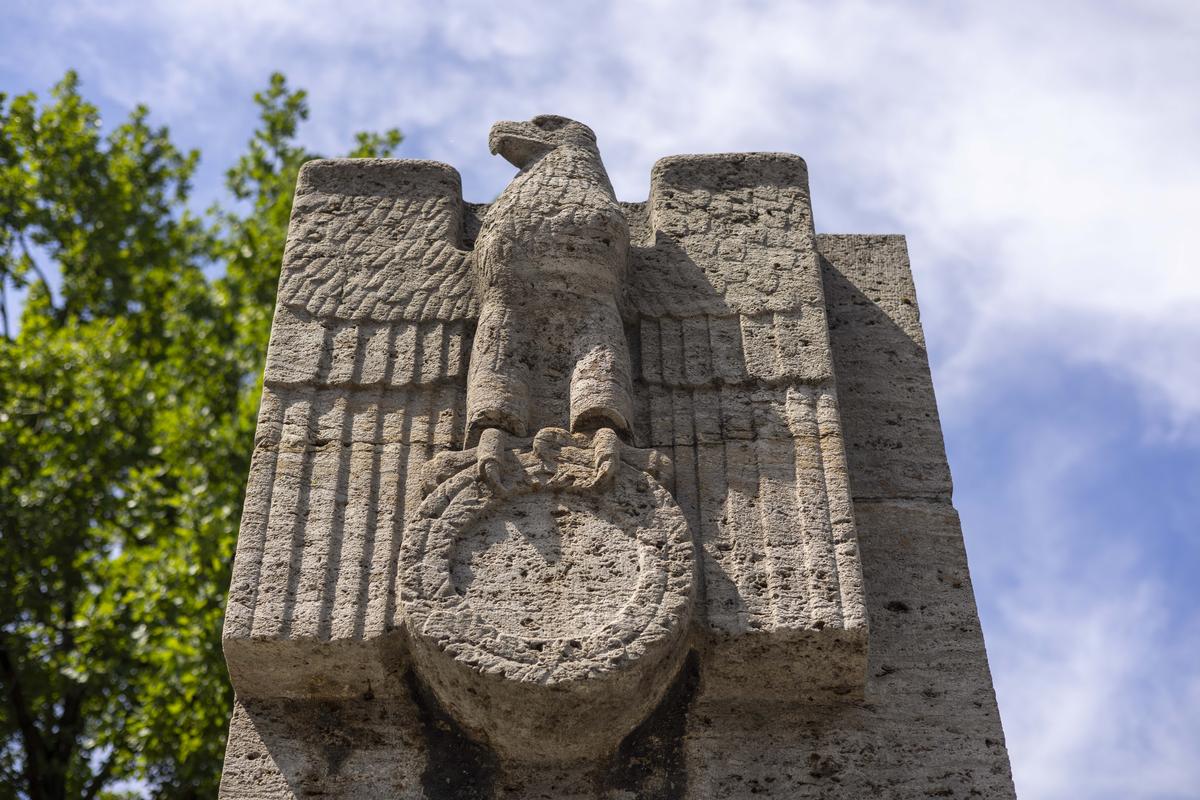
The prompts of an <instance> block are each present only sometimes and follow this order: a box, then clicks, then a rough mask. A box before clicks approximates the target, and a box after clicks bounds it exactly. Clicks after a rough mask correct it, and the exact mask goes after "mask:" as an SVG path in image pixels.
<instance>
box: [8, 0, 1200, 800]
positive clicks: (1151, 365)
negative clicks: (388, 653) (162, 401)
mask: <svg viewBox="0 0 1200 800" xmlns="http://www.w3.org/2000/svg"><path fill="white" fill-rule="evenodd" d="M438 5H441V4H434V3H425V4H405V3H402V2H389V3H384V2H378V3H369V2H351V0H343V1H342V2H339V3H327V4H324V5H315V4H307V3H301V2H285V1H284V0H259V1H258V2H254V3H238V2H232V0H207V2H195V3H186V2H174V3H163V4H153V3H134V2H124V1H123V0H108V1H107V2H76V3H55V2H45V1H43V2H25V0H15V2H13V0H8V2H7V3H6V4H5V10H4V11H3V12H2V14H0V19H2V22H3V24H2V25H0V91H5V92H9V93H13V92H20V91H25V90H28V89H36V90H38V91H39V92H44V91H46V90H47V89H48V87H49V86H50V85H51V84H52V83H53V82H54V81H55V80H57V79H58V78H59V77H61V75H62V73H63V72H64V71H65V70H66V69H67V68H69V67H73V68H75V69H78V70H79V71H80V74H81V77H82V79H83V81H84V89H85V93H86V94H87V96H88V97H90V98H93V99H95V100H96V101H97V102H99V103H100V105H101V107H102V109H103V111H104V113H105V115H106V117H107V118H108V119H109V120H113V121H115V120H116V119H118V118H120V117H122V116H124V114H126V113H127V112H128V110H129V109H130V108H131V107H132V105H133V104H134V103H137V102H146V103H148V104H149V105H150V106H151V108H152V111H153V115H154V119H156V120H157V121H159V122H161V123H165V124H167V125H169V126H170V127H171V129H172V131H173V133H174V136H175V138H176V140H177V141H178V142H180V143H181V144H183V145H185V146H195V147H199V148H201V149H202V151H203V154H204V161H203V164H202V167H201V173H200V176H199V178H198V181H197V192H196V197H197V206H198V207H203V206H205V205H207V204H208V202H210V201H211V200H212V199H215V198H216V197H218V196H220V192H221V186H220V181H221V175H222V172H223V170H224V169H225V168H226V167H227V166H228V165H229V163H230V162H231V160H232V159H233V158H234V157H235V156H236V155H237V154H238V153H239V152H240V151H241V148H242V145H243V143H244V141H245V139H246V138H247V136H248V135H249V133H250V130H251V126H252V124H253V113H254V109H253V105H252V103H251V101H250V95H251V94H252V92H253V91H254V90H255V89H257V88H259V87H261V86H263V85H264V84H265V82H266V79H267V76H268V74H269V73H270V72H271V71H272V70H276V69H278V70H282V71H283V72H285V73H286V74H287V75H288V77H289V79H290V80H291V82H292V83H293V84H294V85H296V86H303V87H305V88H307V89H308V90H309V92H310V96H311V104H312V110H313V114H312V118H311V121H310V122H309V124H308V125H307V126H306V127H305V128H304V129H303V131H302V136H303V138H304V140H305V142H306V143H307V144H308V145H309V146H311V147H313V148H315V149H317V150H320V151H323V152H327V153H337V152H340V151H343V150H345V149H346V148H347V147H348V146H349V144H350V142H351V139H352V133H353V132H354V131H356V130H360V129H381V128H385V127H390V126H399V127H400V128H402V129H403V130H404V131H405V133H406V134H407V135H408V139H407V141H406V142H405V144H404V145H403V146H402V155H404V156H407V157H422V158H436V159H439V160H443V161H448V162H449V163H452V164H454V165H455V166H457V167H458V168H459V170H460V171H461V172H462V174H463V180H464V187H465V191H466V194H467V197H468V199H472V200H487V199H490V198H491V197H492V196H494V195H495V194H496V193H497V192H498V191H499V190H500V188H502V187H503V185H504V183H505V182H506V181H507V179H508V178H509V177H510V176H511V168H510V167H509V166H508V165H507V164H505V163H503V162H501V161H500V160H499V159H494V158H491V157H489V156H488V154H487V148H486V132H487V129H488V126H489V125H490V123H491V122H492V121H494V120H496V119H502V118H526V117H529V116H532V115H533V114H535V113H543V112H554V113H560V114H566V115H568V116H572V117H575V118H578V119H582V120H584V121H585V122H588V123H589V124H590V125H591V126H592V127H593V128H595V129H596V131H597V133H598V136H599V139H600V143H601V147H602V149H603V152H604V156H605V160H606V163H607V164H608V167H609V171H610V173H611V174H612V177H613V181H614V183H615V185H616V187H617V190H618V193H619V194H620V195H621V196H622V197H623V198H625V199H630V200H634V199H642V198H644V197H645V196H646V193H647V189H648V184H649V170H650V165H651V164H652V163H653V161H654V160H655V159H656V158H658V157H660V156H663V155H669V154H674V153H684V152H717V151H730V150H782V151H790V152H795V153H799V154H801V155H803V156H804V157H805V158H806V159H807V160H808V164H809V168H810V171H811V175H812V184H813V186H812V188H813V197H814V205H815V209H814V210H815V215H816V220H817V226H818V229H819V230H821V231H825V232H843V233H891V232H899V233H904V234H906V235H907V236H908V242H909V248H910V252H911V255H912V261H913V268H914V271H915V274H916V280H917V285H918V291H919V298H920V303H921V308H922V315H923V320H924V324H925V328H926V334H927V337H928V340H929V347H930V352H931V357H932V362H933V370H934V379H935V384H936V387H937V390H938V399H939V405H940V409H941V414H942V421H943V424H944V426H945V431H946V439H947V446H948V449H949V452H950V461H951V467H952V469H953V471H954V477H955V487H956V488H955V501H956V504H957V505H958V507H959V509H960V511H961V512H962V515H963V521H964V526H965V529H966V537H967V546H968V550H969V553H970V558H971V568H972V573H973V576H974V578H975V588H976V592H977V595H978V600H979V604H980V609H981V612H982V616H983V622H984V629H985V634H986V637H987V644H988V650H989V653H990V656H991V661H992V668H993V672H994V674H995V681H996V688H997V692H998V694H999V699H1000V708H1001V713H1002V715H1003V718H1004V725H1005V730H1006V733H1007V735H1008V741H1009V747H1010V750H1011V755H1012V760H1013V769H1014V773H1015V776H1016V780H1017V787H1018V791H1019V793H1020V795H1021V796H1022V797H1023V798H1025V800H1035V799H1036V798H1059V797H1072V798H1114V799H1115V798H1121V799H1125V798H1184V797H1196V796H1200V756H1198V755H1197V754H1200V589H1198V588H1197V576H1198V575H1200V522H1198V521H1197V515H1198V511H1200V450H1198V445H1200V269H1198V267H1200V264H1198V263H1197V256H1196V252H1197V251H1196V248H1195V246H1194V244H1193V236H1194V235H1195V231H1196V226H1197V222H1196V220H1197V219H1200V147H1197V142H1200V102H1198V101H1197V97H1198V96H1200V56H1198V55H1197V54H1198V53H1200V5H1197V4H1196V3H1195V2H1194V1H1192V0H1189V1H1181V2H1172V1H1171V0H1142V1H1141V2H1137V3H1120V2H1097V1H1095V0H1093V1H1092V2H1072V1H1071V0H1066V1H1065V2H1058V3H1045V2H1040V3H1035V2H1026V0H1014V1H1011V2H1006V3H997V2H923V3H914V4H905V3H884V2H879V3H861V2H844V3H836V4H834V3H826V2H820V3H808V2H786V1H784V2H777V3H775V2H766V1H763V2H745V3H724V4H720V5H718V4H715V3H714V4H707V5H702V4H690V5H689V4H683V3H678V2H650V1H649V0H647V1H645V2H629V3H626V2H606V3H586V2H577V3H569V2H562V3H558V4H554V5H551V4H543V5H540V6H539V5H534V4H529V3H522V2H504V3H474V2H465V3H458V4H455V5H454V8H453V10H443V9H440V8H437V6H438Z"/></svg>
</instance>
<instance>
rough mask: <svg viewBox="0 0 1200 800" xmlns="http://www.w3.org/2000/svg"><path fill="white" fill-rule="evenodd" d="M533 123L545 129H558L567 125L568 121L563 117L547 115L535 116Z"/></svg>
mask: <svg viewBox="0 0 1200 800" xmlns="http://www.w3.org/2000/svg"><path fill="white" fill-rule="evenodd" d="M533 124H534V125H537V126H538V127H539V128H541V129H542V130H544V131H556V130H558V129H559V128H561V127H562V126H563V125H566V124H567V121H566V120H565V119H563V118H562V117H555V116H551V115H546V116H543V117H534V118H533Z"/></svg>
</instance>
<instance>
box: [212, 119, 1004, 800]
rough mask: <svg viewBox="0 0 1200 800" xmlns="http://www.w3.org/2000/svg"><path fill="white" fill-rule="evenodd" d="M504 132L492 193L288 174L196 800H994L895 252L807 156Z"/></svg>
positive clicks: (524, 129)
mask: <svg viewBox="0 0 1200 800" xmlns="http://www.w3.org/2000/svg"><path fill="white" fill-rule="evenodd" d="M491 146H492V149H493V152H497V153H499V154H501V155H503V156H504V157H505V158H508V159H509V160H510V161H512V162H513V164H514V165H515V166H517V167H518V168H519V170H520V172H519V173H518V174H517V176H516V177H515V178H514V180H513V182H512V184H510V186H509V188H508V189H506V190H505V192H504V194H502V195H501V197H500V198H499V199H498V200H497V202H496V203H494V204H492V206H490V207H488V206H474V205H469V204H464V203H463V202H462V198H461V193H460V189H459V181H458V176H457V173H455V172H454V170H453V169H451V168H450V167H448V166H445V165H442V164H437V163H434V162H420V161H392V160H387V161H380V160H354V161H319V162H312V163H310V164H308V165H306V166H305V168H304V170H303V171H302V173H301V177H300V181H299V184H298V186H297V195H296V204H295V207H294V210H293V217H292V224H291V228H290V230H289V236H288V245H287V249H286V252H285V254H284V264H283V272H282V276H281V281H280V294H279V303H278V307H277V311H276V317H275V323H274V327H273V330H272V337H271V345H270V350H269V354H268V362H267V368H266V379H265V388H264V394H263V404H262V410H261V413H260V418H259V430H258V436H257V438H256V451H255V456H254V461H253V465H252V467H251V475H250V485H249V489H248V492H247V500H246V510H245V513H244V515H243V522H242V532H241V536H240V538H239V543H238V551H237V556H236V563H235V569H234V579H233V585H232V587H231V590H230V601H229V612H228V615H227V619H226V626H225V634H224V637H225V650H226V656H227V661H228V663H229V668H230V675H231V678H232V680H233V683H234V687H235V690H236V693H237V702H236V706H235V708H234V714H233V719H232V721H231V724H230V739H229V745H228V751H227V755H226V764H225V774H224V778H223V782H222V789H221V793H222V797H225V798H287V797H306V796H318V795H319V796H322V797H329V798H334V797H346V798H354V799H355V800H360V798H365V797H380V798H383V797H387V798H397V797H411V798H430V799H433V798H466V797H480V798H485V797H495V798H500V797H512V798H518V797H531V798H532V797H579V798H585V797H586V798H614V799H615V798H629V797H661V798H709V797H723V798H739V797H750V796H751V795H766V796H778V797H823V798H860V797H876V796H879V797H894V798H924V797H929V796H936V797H969V796H983V797H1001V798H1003V797H1012V796H1013V787H1012V780H1011V776H1010V771H1009V765H1008V758H1007V753H1006V751H1005V747H1004V738H1003V733H1002V731H1001V726H1000V720H999V717H998V714H997V710H996V704H995V697H994V693H993V690H992V684H991V678H990V675H989V673H988V666H987V658H986V654H985V652H984V648H983V639H982V634H981V632H980V629H979V622H978V615H977V612H976V609H975V603H974V597H973V594H972V590H971V584H970V577H969V574H968V570H967V564H966V558H965V553H964V551H963V544H962V535H961V531H960V529H959V526H958V518H957V515H956V514H955V512H954V509H953V506H952V505H951V501H950V491H951V487H950V475H949V469H948V467H947V464H946V458H945V452H944V448H943V445H942V439H941V431H940V426H939V423H938V417H937V408H936V404H935V401H934V396H933V388H932V385H931V382H930V376H929V369H928V362H927V358H926V354H925V349H924V340H923V336H922V332H921V328H920V322H919V319H918V315H917V306H916V297H915V293H914V290H913V285H912V278H911V274H910V271H909V267H908V260H907V253H906V250H905V245H904V240H903V238H902V237H896V236H824V235H817V234H816V233H815V232H814V229H813V224H812V212H811V204H810V201H809V194H808V176H807V169H806V167H805V165H804V162H803V161H802V160H801V159H800V158H798V157H796V156H790V155H783V154H769V153H767V154H755V153H746V154H731V155H714V156H678V157H671V158H667V159H663V160H662V161H660V162H659V163H658V164H657V165H656V166H655V168H654V173H653V177H652V189H651V197H650V199H649V200H648V201H647V202H646V203H618V202H617V201H616V200H615V198H614V197H613V196H612V189H611V185H610V184H609V183H608V179H607V176H606V175H605V173H604V167H603V164H602V162H601V161H600V157H599V151H598V149H597V147H596V142H595V136H594V134H592V132H591V131H590V129H588V128H587V127H586V126H583V125H581V124H580V123H577V122H574V121H572V120H567V119H565V118H562V117H551V116H543V117H536V118H534V119H533V120H531V121H529V122H521V123H498V124H497V126H496V127H495V128H493V131H492V137H491ZM614 280H616V282H615V283H614ZM481 308H486V316H487V320H488V322H487V324H486V329H485V327H481V326H480V324H479V320H480V315H481ZM590 319H596V320H601V321H602V324H601V323H597V324H596V325H594V326H592V327H588V326H589V325H590V324H591V323H589V322H587V320H590ZM581 326H583V327H584V328H586V330H583V331H581ZM584 334H587V335H586V336H585V335H584ZM483 336H486V337H487V338H486V341H483V340H481V339H480V337H483ZM593 340H595V341H593ZM581 341H583V342H585V343H587V345H588V346H586V347H585V346H581V345H580V342H581ZM593 345H594V346H593ZM497 354H499V355H497ZM473 361H474V363H472V362H473ZM476 380H477V381H479V383H478V384H476V383H473V381H476ZM581 381H582V383H581ZM581 385H582V386H601V387H604V386H611V387H615V388H614V389H613V391H612V392H611V393H610V394H612V396H613V398H614V399H613V400H611V401H606V403H607V405H606V404H605V403H600V405H599V406H597V408H599V409H600V410H601V413H599V414H597V415H595V416H594V417H592V416H591V415H588V417H587V424H580V419H577V417H579V416H580V415H578V414H576V413H575V408H576V406H579V405H580V403H581V402H582V401H580V399H579V398H578V397H576V396H575V395H577V394H579V392H580V391H582V390H580V389H579V388H578V387H579V386H581ZM605 396H606V397H607V395H605ZM589 397H590V395H589ZM618 401H619V402H618ZM609 406H611V409H609ZM493 409H496V411H494V412H493ZM500 411H504V412H505V413H500ZM514 415H515V416H514ZM510 417H511V419H510ZM517 417H519V419H518V418H517ZM868 621H869V622H868Z"/></svg>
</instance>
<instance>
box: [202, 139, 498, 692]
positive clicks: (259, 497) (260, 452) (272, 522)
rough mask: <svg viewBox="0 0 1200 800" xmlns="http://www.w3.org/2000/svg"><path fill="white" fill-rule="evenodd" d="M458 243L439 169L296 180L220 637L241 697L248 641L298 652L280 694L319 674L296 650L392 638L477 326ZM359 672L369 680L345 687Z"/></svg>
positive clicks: (352, 164) (456, 187) (453, 177)
mask: <svg viewBox="0 0 1200 800" xmlns="http://www.w3.org/2000/svg"><path fill="white" fill-rule="evenodd" d="M470 211H471V209H467V212H468V213H469V212H470ZM467 222H468V224H469V223H470V222H471V220H470V219H468V220H467ZM463 231H464V204H463V202H462V195H461V189H460V184H459V178H458V174H457V172H455V171H454V170H453V169H452V168H450V167H449V166H447V165H444V164H438V163H434V162H424V161H393V160H340V161H316V162H310V163H308V164H306V165H305V167H304V169H303V170H302V171H301V175H300V179H299V182H298V185H297V190H296V200H295V204H294V206H293V210H292V219H291V224H290V228H289V232H288V241H287V247H286V249H285V252H284V261H283V269H282V273H281V277H280V283H279V295H278V301H277V306H276V311H275V318H274V322H273V325H272V329H271V342H270V346H269V348H268V356H267V366H266V371H265V375H264V388H263V398H262V406H261V410H260V413H259V419H258V431H257V436H256V447H255V453H254V458H253V462H252V466H251V472H250V481H249V487H248V490H247V496H246V507H245V512H244V514H243V518H242V528H241V535H240V537H239V540H238V550H237V556H236V560H235V566H234V580H233V586H232V589H231V592H230V602H229V612H228V615H227V622H226V627H225V639H226V652H227V655H228V656H229V661H230V668H231V673H232V674H233V675H234V679H235V685H236V682H237V681H239V680H240V681H242V683H243V684H246V682H251V683H252V682H253V681H255V680H259V679H261V678H259V677H256V676H261V675H263V674H264V673H263V672H262V670H261V668H257V667H255V666H254V663H255V662H256V661H261V660H262V654H261V653H259V652H257V651H255V649H254V647H255V645H254V644H253V643H254V642H263V641H270V642H275V643H282V642H288V643H290V644H291V645H294V646H295V647H294V648H293V647H290V646H289V647H285V648H282V649H279V648H277V649H275V650H272V651H271V652H272V653H274V654H275V655H273V656H272V659H273V660H275V661H277V662H281V663H279V664H278V666H279V672H278V673H277V675H278V676H280V677H279V679H280V680H284V679H285V677H286V676H288V675H292V677H294V678H295V679H296V680H298V681H303V680H304V679H305V674H304V672H305V670H306V669H307V667H306V666H305V665H306V664H309V663H316V662H315V660H314V654H313V653H311V652H306V651H305V647H310V646H311V647H317V646H319V645H321V644H322V643H323V644H329V643H331V642H336V641H344V640H363V639H369V638H371V637H373V636H377V635H380V634H381V633H383V632H384V631H386V630H390V629H391V628H392V626H393V625H394V622H395V616H396V613H397V611H396V607H395V592H394V590H393V586H394V582H395V570H396V556H397V552H398V549H399V546H400V539H401V536H402V533H403V526H404V519H405V516H406V509H408V508H409V506H410V505H411V504H412V503H413V502H414V498H415V497H416V492H417V491H418V490H419V483H420V480H419V476H420V474H421V468H422V466H423V465H424V463H425V462H426V461H427V460H428V459H429V458H430V457H432V456H433V455H434V454H435V453H437V452H439V451H441V450H446V449H450V448H456V447H460V446H461V442H462V433H463V416H464V413H465V408H464V406H465V393H466V365H467V360H468V357H469V354H470V349H471V336H472V333H473V329H474V319H475V316H476V302H475V298H474V294H473V291H472V278H471V251H470V250H468V249H466V248H465V247H464V246H463ZM306 643H307V644H306ZM362 650H363V649H362V648H360V649H355V650H353V651H347V652H361V651H362ZM285 654H294V656H290V655H285ZM243 655H244V658H243ZM289 658H292V659H293V660H292V661H290V662H289V661H287V659H289ZM282 662H287V663H282ZM358 668H361V669H364V670H366V669H369V668H371V667H370V666H369V664H368V663H367V662H365V661H364V662H363V664H361V665H359V666H358V667H356V666H355V665H354V664H347V665H346V674H347V675H351V674H354V670H355V669H358ZM293 673H294V674H293ZM363 677H364V676H363V675H361V674H360V675H357V676H356V677H355V678H354V680H356V681H360V679H362V678H363ZM365 677H366V678H367V679H368V680H369V679H370V677H371V676H370V675H366V676H365ZM348 680H350V679H349V678H348ZM360 682H361V681H360ZM253 688H254V687H253V686H251V685H246V689H245V691H252V689H253ZM260 688H261V689H262V690H263V691H266V692H268V693H270V692H271V690H272V688H273V687H270V686H265V687H260ZM239 691H243V689H242V688H241V687H239Z"/></svg>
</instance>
